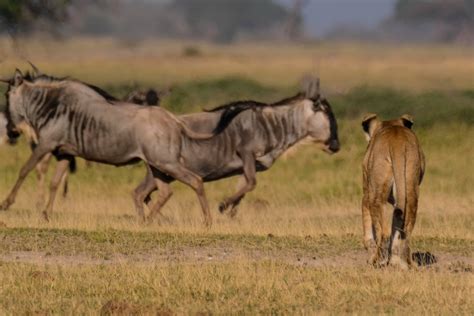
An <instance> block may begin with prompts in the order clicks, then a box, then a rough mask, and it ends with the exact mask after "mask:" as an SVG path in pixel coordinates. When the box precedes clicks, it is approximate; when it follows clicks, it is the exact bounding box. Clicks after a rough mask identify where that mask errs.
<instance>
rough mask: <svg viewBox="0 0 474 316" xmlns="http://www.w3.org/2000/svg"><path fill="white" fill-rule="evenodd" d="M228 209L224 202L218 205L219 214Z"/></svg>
mask: <svg viewBox="0 0 474 316" xmlns="http://www.w3.org/2000/svg"><path fill="white" fill-rule="evenodd" d="M228 207H229V205H227V203H226V202H220V203H219V212H221V213H224V211H225V210H226V209H227V208H228Z"/></svg>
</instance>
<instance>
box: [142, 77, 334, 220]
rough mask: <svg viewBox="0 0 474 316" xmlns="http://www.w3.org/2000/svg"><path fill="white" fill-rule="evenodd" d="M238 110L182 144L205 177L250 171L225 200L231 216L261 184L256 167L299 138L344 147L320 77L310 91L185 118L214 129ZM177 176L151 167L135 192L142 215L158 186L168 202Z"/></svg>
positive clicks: (189, 164) (187, 159) (161, 199)
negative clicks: (204, 136) (158, 174)
mask: <svg viewBox="0 0 474 316" xmlns="http://www.w3.org/2000/svg"><path fill="white" fill-rule="evenodd" d="M236 109H240V110H242V111H243V112H242V113H241V114H239V115H238V116H237V117H236V118H235V119H234V121H233V122H232V123H231V124H230V125H229V126H228V127H227V128H226V129H225V131H223V132H222V133H220V134H219V135H218V136H216V137H214V138H212V139H209V140H206V141H200V142H196V141H194V140H191V139H186V140H185V141H183V143H182V151H181V159H182V161H183V165H184V166H186V168H188V169H189V170H191V171H193V172H194V173H195V174H197V175H199V176H200V177H201V178H202V179H203V180H204V181H214V180H219V179H222V178H227V177H230V176H234V175H243V176H244V178H245V184H244V186H243V187H241V188H240V189H239V190H238V191H237V192H236V193H235V194H234V195H232V196H230V197H228V198H226V199H224V200H223V201H222V202H221V203H220V205H219V210H220V211H221V212H224V211H225V210H226V209H227V208H229V207H230V208H231V215H235V212H236V206H237V205H238V204H239V203H240V201H241V200H242V198H243V197H244V196H245V194H246V193H248V192H250V191H252V190H253V189H254V188H255V186H256V172H258V171H264V170H267V169H268V168H270V167H271V166H272V165H273V163H274V162H275V160H276V159H277V158H278V157H280V155H281V154H283V153H284V152H285V151H286V150H287V149H289V148H290V147H291V146H293V145H295V144H296V143H298V142H299V141H301V140H303V139H308V138H310V139H312V141H313V142H315V143H319V144H321V145H322V146H323V149H324V150H325V151H326V152H328V153H334V152H337V151H338V150H339V139H338V135H337V122H336V118H335V116H334V114H333V112H332V109H331V106H330V104H329V102H328V100H327V99H326V98H324V97H323V96H322V95H321V94H320V93H319V81H316V80H313V81H312V83H311V84H310V85H309V86H308V87H307V88H306V91H305V92H304V93H298V94H297V95H295V96H293V97H290V98H287V99H284V100H281V101H279V102H276V103H273V104H265V103H260V102H255V101H238V102H233V103H230V104H227V105H223V106H220V107H217V108H215V109H214V110H211V111H210V112H208V113H195V114H187V115H181V116H180V119H181V120H182V121H183V122H185V123H186V124H187V125H188V126H189V127H190V128H191V129H193V130H195V131H199V132H209V131H210V130H212V127H213V126H216V124H217V122H218V121H219V120H220V119H221V118H222V117H224V118H225V117H226V116H227V115H228V114H230V113H232V112H233V111H235V110H236ZM221 122H222V121H221ZM217 126H218V127H217V130H218V131H220V126H219V125H217ZM174 180H175V179H174V178H173V177H172V176H169V175H168V176H166V177H162V178H160V179H159V181H154V178H153V175H152V173H151V171H149V172H148V174H147V176H146V178H145V180H144V181H143V182H142V183H141V184H140V185H139V186H138V187H137V188H136V190H135V192H134V200H135V206H136V209H137V212H138V214H139V216H141V217H143V216H144V210H143V202H144V201H147V200H148V199H149V195H150V193H151V192H153V191H154V190H155V189H158V201H157V202H156V205H159V206H160V207H161V206H163V205H164V204H165V203H166V201H167V200H168V199H169V198H170V197H171V194H172V192H171V189H170V187H169V183H170V182H172V181H174ZM160 207H154V209H153V210H152V211H151V213H150V215H149V220H152V219H153V217H154V216H155V215H157V214H158V212H159V210H160Z"/></svg>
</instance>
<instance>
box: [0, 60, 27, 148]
mask: <svg viewBox="0 0 474 316" xmlns="http://www.w3.org/2000/svg"><path fill="white" fill-rule="evenodd" d="M24 80H25V78H24V76H23V74H22V73H21V71H20V70H18V69H16V70H15V74H14V75H13V78H11V79H1V80H0V81H2V82H5V83H7V84H8V88H7V91H6V92H5V99H6V100H7V104H6V110H5V116H6V119H7V136H8V140H9V142H10V143H12V144H13V143H15V142H16V139H17V138H18V137H19V136H20V128H19V126H21V125H22V124H25V123H26V122H25V108H24V106H23V105H24V103H25V102H24V100H23V94H22V93H21V90H22V89H23V82H24Z"/></svg>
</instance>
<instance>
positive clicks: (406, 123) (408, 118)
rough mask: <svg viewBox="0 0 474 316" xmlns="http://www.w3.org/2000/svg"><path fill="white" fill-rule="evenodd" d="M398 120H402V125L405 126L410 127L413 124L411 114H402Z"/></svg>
mask: <svg viewBox="0 0 474 316" xmlns="http://www.w3.org/2000/svg"><path fill="white" fill-rule="evenodd" d="M400 120H402V123H403V126H405V127H406V128H409V129H411V127H412V126H413V117H412V116H411V115H408V114H403V115H402V116H401V117H400Z"/></svg>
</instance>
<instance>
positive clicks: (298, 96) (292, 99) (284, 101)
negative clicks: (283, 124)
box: [270, 92, 305, 106]
mask: <svg viewBox="0 0 474 316" xmlns="http://www.w3.org/2000/svg"><path fill="white" fill-rule="evenodd" d="M304 98H305V96H304V94H303V93H302V92H298V93H297V94H295V95H294V96H291V97H288V98H284V99H281V100H280V101H277V102H274V103H272V104H270V106H282V105H288V104H290V103H293V102H295V101H300V100H303V99H304Z"/></svg>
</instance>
